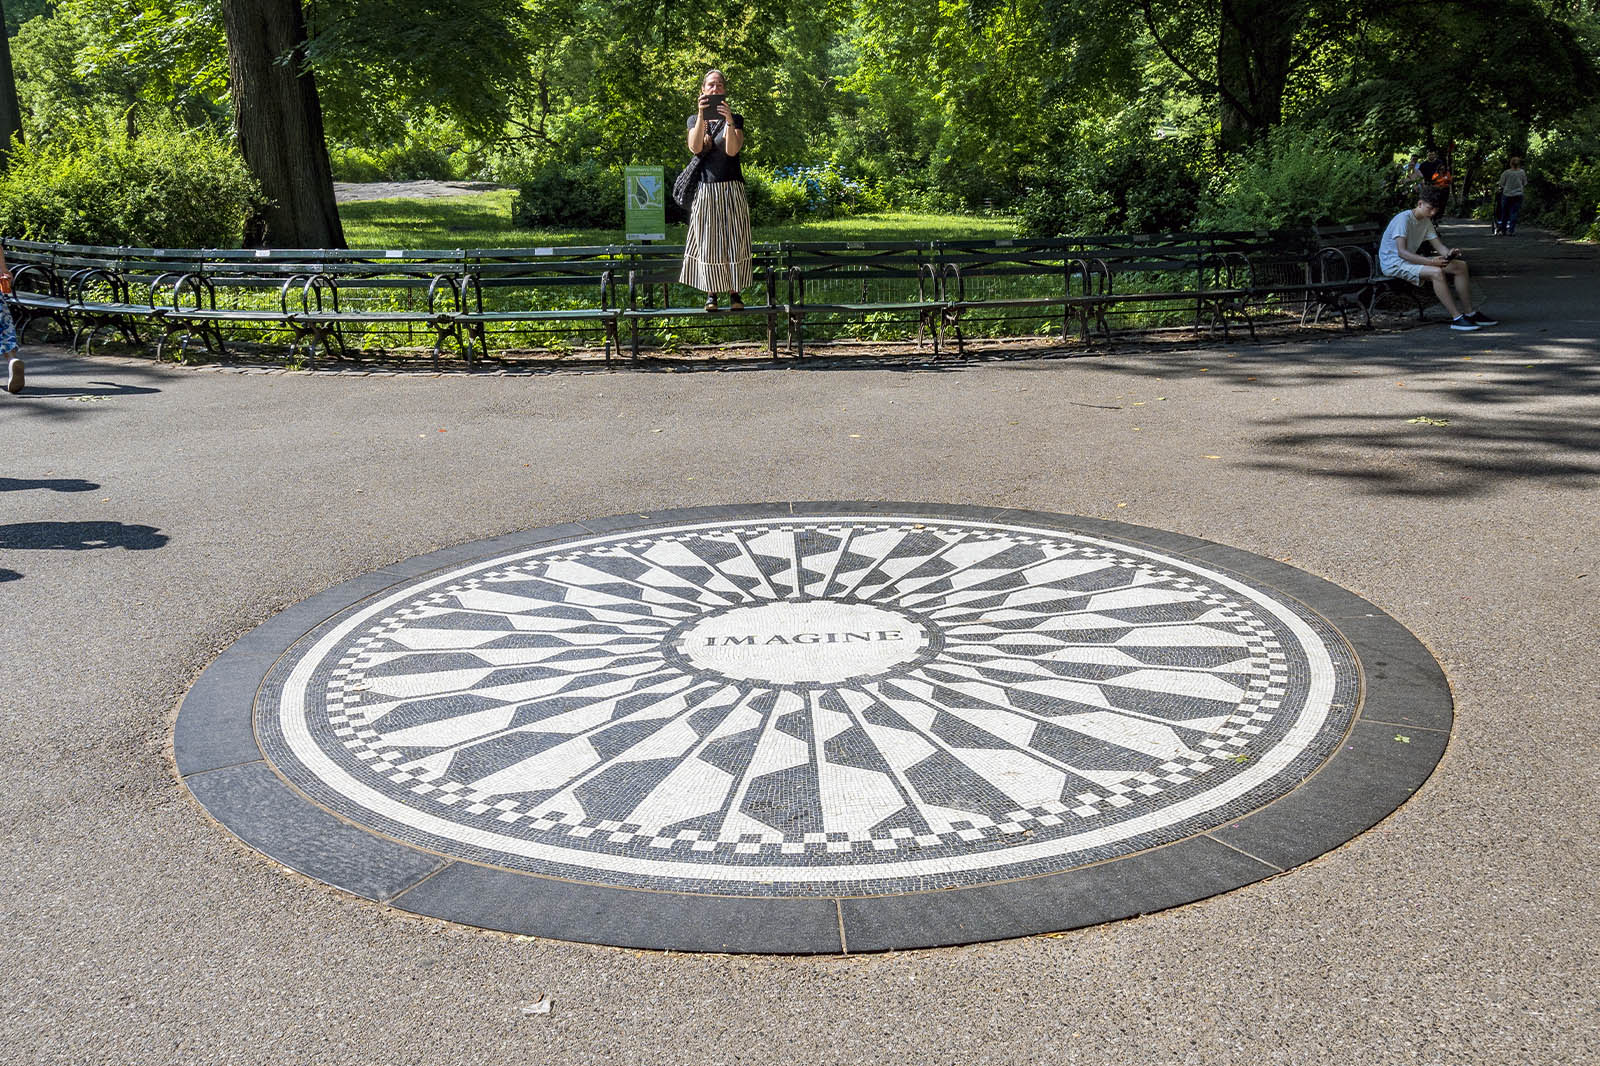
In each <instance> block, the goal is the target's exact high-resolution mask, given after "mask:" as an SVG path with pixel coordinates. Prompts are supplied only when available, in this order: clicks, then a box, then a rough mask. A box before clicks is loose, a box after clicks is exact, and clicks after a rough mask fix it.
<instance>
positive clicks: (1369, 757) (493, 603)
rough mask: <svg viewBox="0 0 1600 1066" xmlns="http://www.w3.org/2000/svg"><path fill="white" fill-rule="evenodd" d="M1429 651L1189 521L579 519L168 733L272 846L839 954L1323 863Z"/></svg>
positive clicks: (464, 905) (342, 598)
mask: <svg viewBox="0 0 1600 1066" xmlns="http://www.w3.org/2000/svg"><path fill="white" fill-rule="evenodd" d="M1451 721H1452V710H1451V701H1450V695H1449V689H1448V686H1447V685H1446V683H1445V681H1444V678H1443V676H1442V674H1441V673H1440V671H1439V668H1438V666H1437V664H1436V663H1435V662H1434V661H1433V659H1432V657H1431V656H1430V655H1429V654H1428V653H1427V651H1426V650H1425V649H1423V648H1422V646H1421V645H1420V644H1419V643H1418V642H1417V641H1416V639H1415V638H1414V637H1412V635H1411V634H1410V633H1408V632H1407V631H1406V630H1405V629H1404V628H1402V627H1401V626H1400V625H1399V624H1397V623H1396V622H1395V621H1394V620H1393V619H1391V618H1389V617H1388V616H1387V615H1385V614H1384V613H1383V612H1381V611H1379V610H1378V609H1377V608H1375V607H1373V606H1372V605H1371V604H1369V603H1367V602H1365V601H1364V600H1361V599H1359V598H1358V597H1356V596H1354V595H1352V594H1350V593H1348V592H1346V591H1344V590H1343V589H1340V588H1339V587H1337V586H1335V585H1331V584H1329V583H1327V582H1325V581H1321V580H1319V579H1317V578H1314V577H1312V576H1310V575H1309V574H1306V573H1304V572H1303V571H1299V570H1296V569H1294V568H1292V567H1288V566H1285V565H1283V564H1281V563H1276V562H1273V561H1271V560H1267V559H1264V558H1261V557H1259V556H1254V555H1250V554H1248V553H1245V552H1241V551H1237V550H1235V549H1231V548H1227V547H1224V546H1222V545H1218V544H1213V543H1209V542H1206V541H1201V540H1196V539H1193V538H1190V537H1185V536H1180V535H1177V534H1172V533H1165V532H1162V531H1159V530H1152V529H1144V528H1140V527H1135V526H1128V525H1122V524H1118V523H1111V522H1103V521H1098V520H1094V519H1087V518H1078V517H1071V516H1065V515H1052V514H1039V513H1031V512H1023V511H1017V510H1000V509H992V508H977V507H960V506H938V505H924V504H897V503H881V504H865V503H805V504H801V503H795V504H759V505H749V506H735V507H715V508H702V509H694V510H684V511H673V512H667V513H657V514H651V515H632V516H623V517H619V518H608V519H603V520H592V521H584V522H581V523H574V524H570V525H565V526H557V527H551V528H546V529H538V530H533V531H531V532H527V533H520V534H513V535H510V536H506V537H501V538H497V539H495V540H490V541H483V542H478V543H475V544H468V545H463V546H461V547H458V548H452V549H448V550H446V551H442V552H436V553H434V554H432V555H428V556H424V557H421V558H418V559H413V560H409V561H407V562H405V563H401V564H398V565H396V566H392V567H388V568H385V569H384V570H380V571H378V572H376V573H373V574H369V575H367V576H366V577H363V578H359V579H357V580H355V581H352V582H348V583H346V584H344V585H341V586H339V587H337V588H335V589H332V590H330V591H328V592H327V593H324V594H322V595H320V596H317V597H313V598H312V599H311V600H308V601H306V602H304V603H302V604H299V605H297V606H295V607H292V608H290V609H288V610H287V611H284V612H283V613H281V614H279V615H277V616H276V617H274V618H273V619H271V620H269V621H268V622H267V623H266V624H264V625H262V626H261V627H260V628H258V629H256V630H254V631H253V632H251V633H249V634H247V635H246V636H245V637H244V638H242V639H241V640H240V641H239V642H238V643H236V644H235V645H234V646H233V647H232V648H230V649H229V650H228V651H227V652H226V653H225V654H224V655H223V656H222V657H221V658H220V659H218V660H217V662H216V663H214V664H213V665H212V666H211V667H210V668H209V669H207V670H206V672H205V673H204V674H203V675H202V676H201V678H200V680H199V681H198V682H197V683H196V684H195V686H194V688H193V689H192V690H191V691H190V693H189V695H188V697H187V698H186V699H185V701H184V704H183V708H182V710H181V712H180V714H179V718H178V724H177V730H176V734H175V740H174V747H175V754H176V757H177V763H178V769H179V772H180V774H181V775H182V777H183V780H184V782H185V784H186V785H188V787H189V789H190V790H191V791H192V792H193V794H194V795H195V797H196V798H197V799H198V800H199V801H200V803H201V804H202V805H203V806H204V807H205V808H206V809H207V810H208V811H210V812H211V814H213V815H214V816H215V817H216V818H217V819H218V820H219V821H221V822H222V824H223V825H224V826H226V827H227V828H228V829H230V830H231V831H232V832H234V833H235V834H237V835H238V836H239V837H240V838H242V839H243V840H244V841H245V842H246V843H248V844H250V845H251V846H253V847H255V848H257V849H258V850H260V851H262V852H264V853H265V854H267V855H269V856H271V857H272V858H274V859H276V860H277V861H279V862H281V863H282V864H284V865H286V866H289V867H291V868H293V869H296V870H299V871H302V872H304V873H306V874H309V875H310V876H312V877H316V878H319V879H321V880H323V881H325V882H327V883H329V884H331V885H335V886H337V887H340V888H343V889H346V890H348V891H351V892H354V893H357V894H359V895H362V896H365V897H367V898H370V899H373V900H377V901H381V902H383V903H385V904H387V905H389V906H392V907H396V908H399V909H402V910H407V911H412V912H416V913H419V914H426V915H430V916H434V917H439V918H446V919H451V920H454V921H459V922H465V923H468V924H472V925H478V926H484V927H488V928H493V929H502V930H508V931H514V932H519V933H528V934H534V935H540V936H550V937H558V938H563V939H570V940H580V941H587V942H592V943H600V944H612V945H619V946H629V947H647V948H667V949H676V950H709V951H763V952H843V951H850V952H855V951H877V950H889V949H899V948H912V947H923V946H931V945H938V944H950V943H962V942H970V941H976V940H988V939H996V938H1002V937H1010V936H1019V935H1025V934H1030V933H1037V932H1046V931H1055V930H1060V929H1066V928H1072V927H1076V926H1081V925H1086V924H1092V923H1096V922H1103V921H1108V920H1112V919H1116V918H1123V917H1129V916H1132V915H1137V914H1142V913H1147V912H1150V911H1155V910H1160V909H1163V908H1166V907H1171V906H1175V905H1177V904H1181V903H1186V902H1190V901H1192V900H1196V899H1201V898H1204V897H1207V896H1211V895H1214V894H1216V893H1219V892H1223V891H1227V890H1229V889H1233V888H1237V887H1240V886H1242V885H1246V884H1249V883H1251V882H1253V881H1256V880H1259V879H1261V878H1264V877H1268V876H1271V875H1273V874H1277V873H1280V872H1282V871H1284V870H1286V869H1289V868H1290V867H1293V866H1295V865H1298V864H1300V863H1303V862H1305V861H1306V860H1308V859H1311V858H1313V857H1315V856H1317V855H1320V854H1322V853H1324V852H1326V851H1328V850H1329V849H1331V848H1333V847H1336V846H1337V845H1339V844H1341V843H1343V842H1345V841H1346V840H1348V839H1349V838H1351V837H1352V836H1354V835H1356V834H1357V833H1359V832H1361V831H1362V830H1364V829H1366V828H1367V827H1369V826H1371V825H1372V824H1373V823H1375V822H1376V821H1378V820H1379V819H1380V818H1382V817H1384V816H1385V815H1387V814H1388V813H1390V812H1391V811H1392V810H1394V809H1395V808H1396V807H1397V806H1399V805H1400V804H1401V803H1402V802H1404V800H1405V799H1406V798H1407V797H1408V796H1409V795H1411V793H1412V792H1413V791H1414V790H1415V789H1416V788H1418V787H1419V786H1420V785H1421V784H1422V782H1423V781H1424V780H1426V778H1427V776H1428V774H1429V773H1430V772H1431V771H1432V768H1433V766H1434V765H1435V763H1436V762H1437V761H1438V759H1439V757H1440V756H1441V754H1442V753H1443V750H1444V746H1445V743H1446V742H1447V740H1448V738H1449V731H1450V726H1451Z"/></svg>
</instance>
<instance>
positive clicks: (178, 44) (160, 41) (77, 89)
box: [11, 0, 228, 140]
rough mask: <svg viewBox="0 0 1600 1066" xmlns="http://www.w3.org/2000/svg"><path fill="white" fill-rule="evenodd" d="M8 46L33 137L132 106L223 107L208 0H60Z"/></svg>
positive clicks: (219, 39) (221, 67)
mask: <svg viewBox="0 0 1600 1066" xmlns="http://www.w3.org/2000/svg"><path fill="white" fill-rule="evenodd" d="M11 53H12V54H11V58H12V64H13V66H14V67H15V71H16V77H17V95H18V101H19V103H20V104H21V107H22V113H23V128H24V131H25V133H26V135H27V137H28V138H29V139H31V140H37V139H40V138H48V137H53V136H55V135H56V133H57V131H58V130H65V129H75V128H77V127H78V126H80V125H81V124H83V123H85V122H103V121H108V120H111V119H113V118H120V117H122V116H124V115H126V114H128V113H129V112H130V111H133V110H137V111H139V112H148V111H152V110H154V111H164V112H168V113H172V114H175V115H177V116H178V117H179V119H180V120H181V121H182V122H183V123H184V124H185V125H198V124H201V123H206V122H215V121H217V120H218V119H219V118H220V116H222V115H223V114H224V112H225V109H226V107H227V95H228V85H227V77H228V63H227V54H226V51H225V49H224V47H223V34H222V24H221V19H220V17H219V11H218V7H217V4H216V3H215V2H214V0H60V3H58V4H56V5H55V6H54V10H52V11H50V12H48V13H46V14H42V15H40V16H38V17H36V18H33V19H31V20H29V21H28V22H27V23H26V24H24V25H23V26H22V28H21V30H20V31H19V32H18V34H17V38H16V40H14V41H12V43H11Z"/></svg>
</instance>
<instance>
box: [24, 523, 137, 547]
mask: <svg viewBox="0 0 1600 1066" xmlns="http://www.w3.org/2000/svg"><path fill="white" fill-rule="evenodd" d="M168 539H169V538H168V537H167V535H166V534H165V533H163V532H161V531H160V530H158V529H157V528H156V527H155V526H134V525H128V524H127V523H125V522H16V523H13V524H11V525H8V526H0V550H12V551H21V550H24V549H32V550H36V551H86V550H89V549H92V548H127V549H128V550H129V551H149V550H150V549H152V548H160V547H164V546H165V545H166V543H167V540H168Z"/></svg>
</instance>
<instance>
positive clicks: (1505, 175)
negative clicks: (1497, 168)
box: [1500, 167, 1528, 196]
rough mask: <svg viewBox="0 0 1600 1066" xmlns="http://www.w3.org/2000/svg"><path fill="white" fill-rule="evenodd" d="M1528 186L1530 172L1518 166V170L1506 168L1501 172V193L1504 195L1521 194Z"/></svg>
mask: <svg viewBox="0 0 1600 1066" xmlns="http://www.w3.org/2000/svg"><path fill="white" fill-rule="evenodd" d="M1527 187H1528V172H1527V171H1526V170H1523V169H1522V168H1521V167H1518V168H1517V169H1516V170H1505V171H1501V173H1500V194H1501V195H1502V196H1521V195H1522V190H1524V189H1526V188H1527Z"/></svg>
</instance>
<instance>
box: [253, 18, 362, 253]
mask: <svg viewBox="0 0 1600 1066" xmlns="http://www.w3.org/2000/svg"><path fill="white" fill-rule="evenodd" d="M222 24H223V28H224V30H225V31H226V32H227V35H228V73H229V75H230V88H229V91H230V94H231V95H232V97H233V122H234V128H235V129H236V130H237V131H238V134H239V150H240V152H241V153H243V155H244V161H245V165H246V166H248V167H249V168H250V172H251V173H252V174H254V175H255V176H256V180H257V181H259V182H260V183H261V188H262V191H263V192H265V193H266V195H267V198H268V200H269V201H270V203H268V205H267V206H266V207H265V208H264V209H263V210H262V211H261V212H260V214H259V215H258V217H257V218H255V219H253V220H252V221H251V222H250V223H249V224H247V227H246V229H247V232H246V233H245V244H246V245H247V246H250V247H276V248H343V247H344V246H345V243H344V227H343V226H342V225H341V224H340V222H339V208H338V204H337V203H336V202H335V201H334V198H333V171H332V168H331V167H330V166H329V163H328V145H327V142H326V141H325V140H324V139H323V135H322V105H321V104H320V103H319V102H318V100H317V85H316V81H315V80H314V79H313V77H312V75H311V71H310V70H308V69H306V67H305V63H304V58H305V44H306V23H305V14H304V12H303V11H302V10H301V7H300V0H222Z"/></svg>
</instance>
